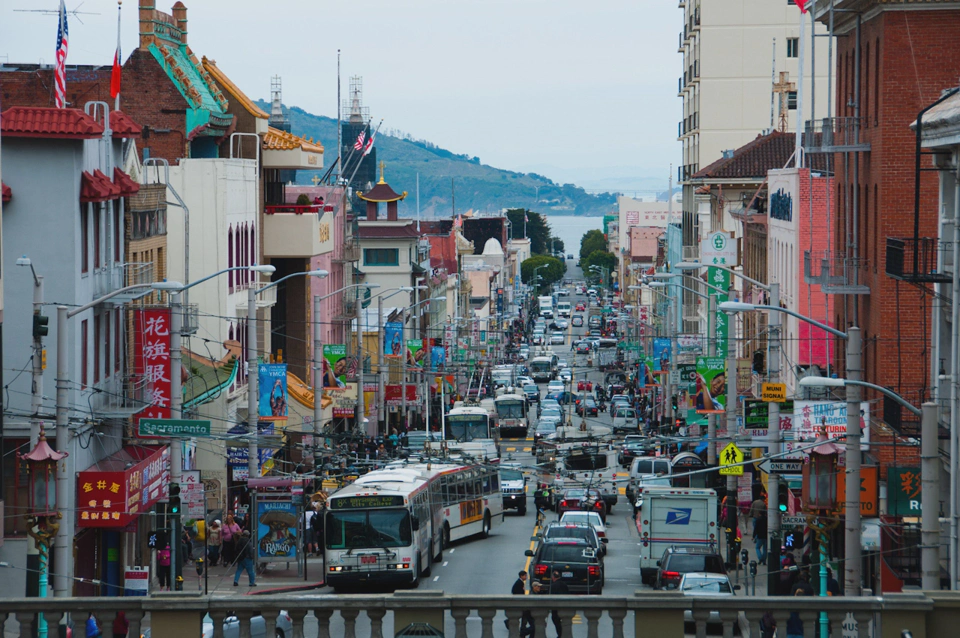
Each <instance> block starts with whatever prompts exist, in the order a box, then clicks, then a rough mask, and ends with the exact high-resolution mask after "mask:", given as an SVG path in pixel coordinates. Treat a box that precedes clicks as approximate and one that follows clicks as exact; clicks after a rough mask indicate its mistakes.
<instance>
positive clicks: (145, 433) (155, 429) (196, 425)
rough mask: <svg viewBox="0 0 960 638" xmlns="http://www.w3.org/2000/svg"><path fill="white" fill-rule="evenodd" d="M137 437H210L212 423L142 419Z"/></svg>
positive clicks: (190, 420)
mask: <svg viewBox="0 0 960 638" xmlns="http://www.w3.org/2000/svg"><path fill="white" fill-rule="evenodd" d="M137 435H138V436H141V437H174V438H176V437H187V438H189V437H195V436H200V437H208V436H210V435H211V427H210V421H203V420H196V419H140V423H139V425H138V426H137Z"/></svg>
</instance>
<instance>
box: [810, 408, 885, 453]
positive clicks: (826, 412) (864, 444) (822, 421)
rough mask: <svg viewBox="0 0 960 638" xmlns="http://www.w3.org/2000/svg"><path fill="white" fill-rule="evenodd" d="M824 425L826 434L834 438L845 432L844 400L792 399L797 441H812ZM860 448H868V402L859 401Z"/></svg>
mask: <svg viewBox="0 0 960 638" xmlns="http://www.w3.org/2000/svg"><path fill="white" fill-rule="evenodd" d="M824 427H826V434H827V436H828V437H829V438H831V439H834V438H838V437H842V436H844V435H846V433H847V404H846V402H845V401H794V403H793V434H794V439H795V440H797V441H813V440H815V439H816V438H817V434H819V433H820V431H821V430H822V429H823V428H824ZM860 431H861V436H862V438H861V439H860V449H861V450H863V451H864V452H867V451H869V450H870V403H869V402H867V401H863V402H861V403H860Z"/></svg>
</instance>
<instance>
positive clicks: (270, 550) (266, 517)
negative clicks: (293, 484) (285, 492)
mask: <svg viewBox="0 0 960 638" xmlns="http://www.w3.org/2000/svg"><path fill="white" fill-rule="evenodd" d="M297 520H298V517H297V508H296V506H295V505H294V504H293V503H292V502H290V501H258V502H257V557H258V558H259V560H260V562H264V561H287V560H295V559H296V557H297Z"/></svg>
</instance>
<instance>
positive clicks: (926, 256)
mask: <svg viewBox="0 0 960 638" xmlns="http://www.w3.org/2000/svg"><path fill="white" fill-rule="evenodd" d="M949 248H950V247H949V245H948V244H947V243H946V242H942V241H940V240H939V239H938V238H936V237H919V238H913V237H887V263H886V268H885V270H886V273H887V276H888V277H891V278H893V279H899V280H900V281H911V282H916V283H936V282H949V281H952V273H951V272H950V271H949V270H947V269H946V268H943V269H941V268H940V265H939V259H938V257H939V255H940V253H943V255H944V258H945V259H944V261H945V262H949V263H945V264H944V266H951V267H952V265H953V251H952V250H949ZM948 255H949V260H948V259H946V258H947V256H948Z"/></svg>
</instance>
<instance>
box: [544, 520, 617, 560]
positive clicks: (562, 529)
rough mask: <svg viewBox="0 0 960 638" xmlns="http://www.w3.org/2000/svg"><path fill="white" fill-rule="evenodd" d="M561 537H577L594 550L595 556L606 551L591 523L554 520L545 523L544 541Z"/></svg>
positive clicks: (601, 554) (602, 554) (604, 553)
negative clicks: (547, 523)
mask: <svg viewBox="0 0 960 638" xmlns="http://www.w3.org/2000/svg"><path fill="white" fill-rule="evenodd" d="M561 538H579V539H580V540H582V541H585V542H586V543H587V544H588V545H590V547H592V548H593V549H594V550H596V552H597V556H600V557H601V558H602V557H603V556H604V555H606V553H607V546H606V545H604V543H603V541H602V540H601V539H600V536H599V535H598V534H597V530H596V529H595V528H594V527H593V525H587V524H586V523H564V522H554V523H550V524H549V525H547V527H546V528H545V529H544V530H543V540H544V541H552V540H559V539H561Z"/></svg>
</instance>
